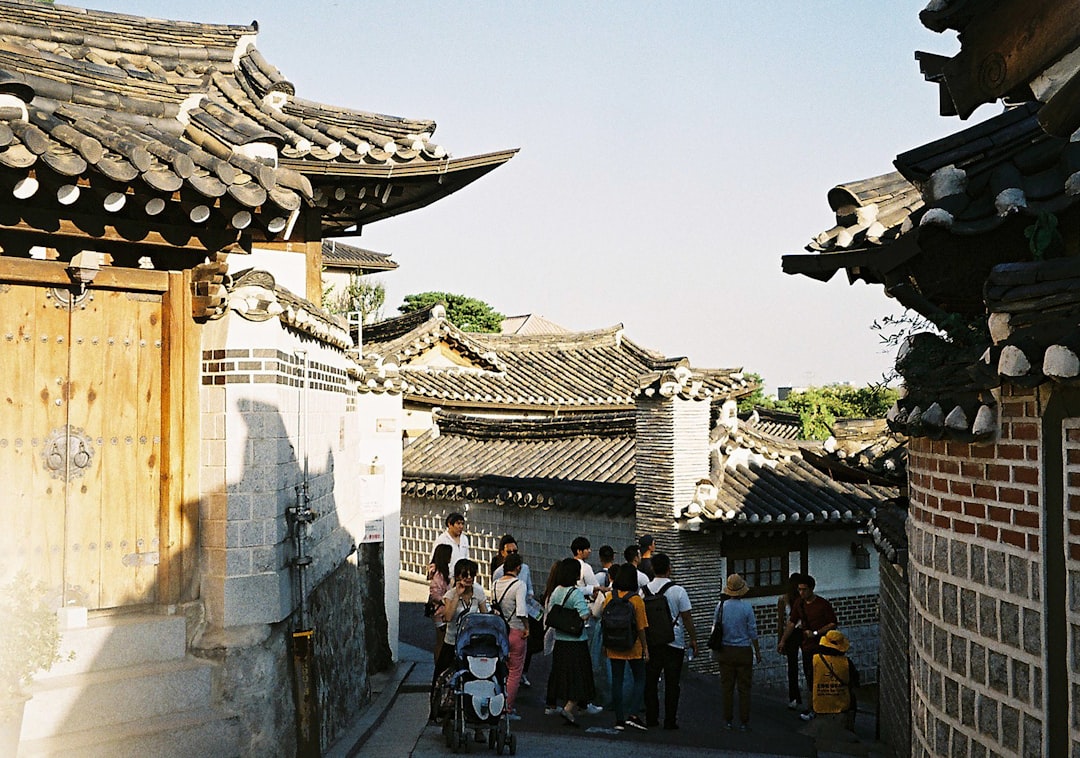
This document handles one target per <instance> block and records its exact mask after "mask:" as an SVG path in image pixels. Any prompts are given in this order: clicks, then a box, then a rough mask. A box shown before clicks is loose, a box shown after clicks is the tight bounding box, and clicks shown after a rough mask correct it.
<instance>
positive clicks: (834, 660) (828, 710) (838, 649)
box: [811, 629, 859, 731]
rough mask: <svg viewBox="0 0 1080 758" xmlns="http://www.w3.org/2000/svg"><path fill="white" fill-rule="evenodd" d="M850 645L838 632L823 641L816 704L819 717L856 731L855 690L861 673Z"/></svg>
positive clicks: (816, 666)
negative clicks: (853, 659)
mask: <svg viewBox="0 0 1080 758" xmlns="http://www.w3.org/2000/svg"><path fill="white" fill-rule="evenodd" d="M849 648H850V643H849V642H848V638H847V637H845V636H844V634H843V633H842V632H840V631H837V630H836V629H833V630H832V631H829V632H826V633H825V634H824V636H822V637H821V641H820V643H819V644H818V647H817V650H815V652H814V656H813V661H814V691H813V699H812V701H811V702H812V704H813V707H814V713H815V714H817V715H818V716H819V717H823V718H827V719H830V720H835V721H837V722H838V726H840V728H842V729H847V730H848V731H854V730H855V709H856V705H855V703H856V700H855V688H856V687H858V686H859V671H858V669H857V668H855V664H854V663H852V662H851V660H849V659H848V657H847V652H848V649H849Z"/></svg>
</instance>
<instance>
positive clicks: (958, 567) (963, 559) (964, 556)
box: [949, 540, 968, 579]
mask: <svg viewBox="0 0 1080 758" xmlns="http://www.w3.org/2000/svg"><path fill="white" fill-rule="evenodd" d="M949 553H950V558H949V565H950V571H951V573H952V575H953V576H954V577H955V578H957V579H967V578H968V544H967V543H966V542H964V541H962V540H953V542H952V544H951V545H950V546H949Z"/></svg>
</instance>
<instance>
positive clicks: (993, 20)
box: [942, 0, 1080, 118]
mask: <svg viewBox="0 0 1080 758" xmlns="http://www.w3.org/2000/svg"><path fill="white" fill-rule="evenodd" d="M1078 40H1080V3H1073V2H1067V3H1063V2H1059V0H1007V1H1006V2H1001V3H998V4H996V5H991V7H990V9H989V10H987V11H984V12H982V13H980V14H978V15H976V16H975V18H974V19H972V21H971V22H970V23H969V24H968V25H967V27H966V28H965V29H964V31H963V33H962V34H961V35H960V43H961V48H960V52H959V53H957V54H956V55H955V56H953V58H952V59H951V60H949V61H946V62H945V63H944V64H943V66H942V73H943V75H944V77H945V82H946V84H947V86H948V88H949V94H950V95H951V96H952V100H953V103H954V104H955V105H956V111H957V113H958V114H959V116H960V118H967V117H968V116H970V115H971V114H972V112H973V111H974V110H975V109H976V108H977V107H979V106H980V105H982V104H983V103H991V102H993V101H994V100H997V99H998V98H999V97H1002V96H1003V95H1006V94H1007V93H1009V92H1012V91H1013V90H1015V89H1016V88H1018V87H1022V86H1026V85H1027V83H1028V82H1030V81H1031V80H1032V79H1033V78H1034V77H1035V76H1036V75H1038V74H1039V73H1041V72H1042V71H1044V70H1045V69H1046V68H1047V67H1048V66H1050V65H1051V64H1052V63H1054V62H1055V61H1056V60H1057V59H1058V58H1060V57H1061V56H1062V55H1063V54H1065V53H1066V52H1068V51H1069V50H1071V49H1072V48H1073V47H1075V46H1076V43H1077V41H1078Z"/></svg>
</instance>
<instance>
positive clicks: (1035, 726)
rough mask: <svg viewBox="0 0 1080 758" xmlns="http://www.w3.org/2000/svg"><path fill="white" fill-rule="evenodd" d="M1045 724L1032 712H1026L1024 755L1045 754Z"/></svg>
mask: <svg viewBox="0 0 1080 758" xmlns="http://www.w3.org/2000/svg"><path fill="white" fill-rule="evenodd" d="M1042 735H1043V725H1042V722H1040V721H1039V720H1038V719H1036V718H1034V717H1033V716H1031V715H1030V714H1027V713H1025V714H1024V755H1042V754H1043V748H1042V746H1043V738H1042Z"/></svg>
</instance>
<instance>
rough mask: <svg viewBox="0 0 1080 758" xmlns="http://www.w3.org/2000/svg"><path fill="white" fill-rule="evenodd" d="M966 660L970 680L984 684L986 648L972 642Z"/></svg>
mask: <svg viewBox="0 0 1080 758" xmlns="http://www.w3.org/2000/svg"><path fill="white" fill-rule="evenodd" d="M968 661H969V670H970V672H971V674H970V676H971V679H972V681H974V682H976V683H978V684H986V648H984V647H983V646H982V645H979V644H977V643H975V642H972V643H971V649H970V653H969V657H968Z"/></svg>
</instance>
